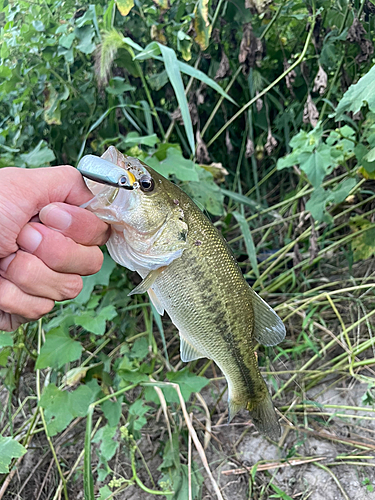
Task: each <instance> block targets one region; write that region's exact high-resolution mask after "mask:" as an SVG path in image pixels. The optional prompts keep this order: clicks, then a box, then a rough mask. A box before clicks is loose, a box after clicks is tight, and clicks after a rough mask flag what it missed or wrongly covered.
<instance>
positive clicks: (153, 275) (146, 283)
mask: <svg viewBox="0 0 375 500" xmlns="http://www.w3.org/2000/svg"><path fill="white" fill-rule="evenodd" d="M165 269H167V266H162V267H159V268H158V269H154V270H153V271H150V272H149V273H148V275H147V276H146V277H145V278H144V279H143V280H142V281H141V282H140V283H139V285H137V286H136V287H135V288H134V289H133V290H132V291H131V292H130V293H128V297H130V295H135V294H137V293H144V292H147V291H148V289H149V288H151V287H152V285H153V284H154V283H155V281H156V279H157V278H158V276H159V275H160V274H161V273H162V272H163V271H165ZM154 305H155V304H154ZM155 307H156V306H155Z"/></svg>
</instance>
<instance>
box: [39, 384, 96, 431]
mask: <svg viewBox="0 0 375 500" xmlns="http://www.w3.org/2000/svg"><path fill="white" fill-rule="evenodd" d="M94 399H95V393H94V392H93V391H92V390H91V389H90V387H88V385H81V386H80V387H78V389H76V390H75V391H73V392H68V391H61V390H60V389H58V388H57V387H56V386H55V384H49V385H48V386H47V387H46V388H45V389H44V391H43V394H42V397H41V398H40V401H39V406H41V407H42V408H44V415H45V418H46V421H47V430H48V434H49V435H50V436H54V435H55V434H57V433H58V432H61V431H62V430H64V429H66V427H67V426H68V425H69V424H70V422H71V421H72V420H73V418H76V417H84V416H86V413H87V410H88V407H89V405H90V404H91V403H92V402H93V401H94Z"/></svg>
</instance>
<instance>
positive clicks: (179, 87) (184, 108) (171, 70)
mask: <svg viewBox="0 0 375 500" xmlns="http://www.w3.org/2000/svg"><path fill="white" fill-rule="evenodd" d="M159 48H160V51H161V54H162V56H163V60H164V64H165V69H166V71H167V74H168V78H169V81H170V82H171V85H172V87H173V89H174V91H175V94H176V98H177V102H178V104H179V106H180V110H181V115H182V120H183V122H184V126H185V132H186V135H187V139H188V142H189V146H190V149H191V152H192V153H193V154H194V153H195V143H194V132H193V124H192V122H191V117H190V111H189V105H188V102H187V99H186V95H185V88H184V84H183V81H182V77H181V73H180V69H179V65H178V59H177V56H176V54H175V51H174V50H172V49H170V48H169V47H165V46H164V45H161V44H159Z"/></svg>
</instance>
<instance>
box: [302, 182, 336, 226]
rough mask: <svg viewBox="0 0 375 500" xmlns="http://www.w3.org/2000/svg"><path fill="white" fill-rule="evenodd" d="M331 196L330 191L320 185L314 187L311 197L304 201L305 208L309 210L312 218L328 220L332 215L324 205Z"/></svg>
mask: <svg viewBox="0 0 375 500" xmlns="http://www.w3.org/2000/svg"><path fill="white" fill-rule="evenodd" d="M331 198H332V191H330V190H329V189H327V190H325V189H324V188H322V187H318V188H315V189H314V191H313V193H312V195H311V198H310V199H309V201H308V202H307V203H306V210H308V211H309V212H311V215H312V216H313V219H314V220H317V221H323V222H330V221H331V220H332V217H331V216H330V215H328V214H327V213H326V211H325V209H326V205H327V203H328V202H329V200H330V199H331Z"/></svg>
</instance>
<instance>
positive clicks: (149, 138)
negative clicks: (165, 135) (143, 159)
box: [122, 132, 159, 148]
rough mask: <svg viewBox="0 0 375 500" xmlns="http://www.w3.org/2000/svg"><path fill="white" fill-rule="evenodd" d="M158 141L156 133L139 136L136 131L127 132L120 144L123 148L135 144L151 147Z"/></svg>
mask: <svg viewBox="0 0 375 500" xmlns="http://www.w3.org/2000/svg"><path fill="white" fill-rule="evenodd" d="M158 142H159V139H158V136H157V135H156V134H151V135H144V136H140V135H139V134H137V132H129V133H128V134H127V136H126V137H125V139H124V141H123V142H122V144H123V145H124V147H125V148H131V147H133V146H137V145H144V146H149V147H150V148H152V147H153V146H155V144H157V143H158Z"/></svg>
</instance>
